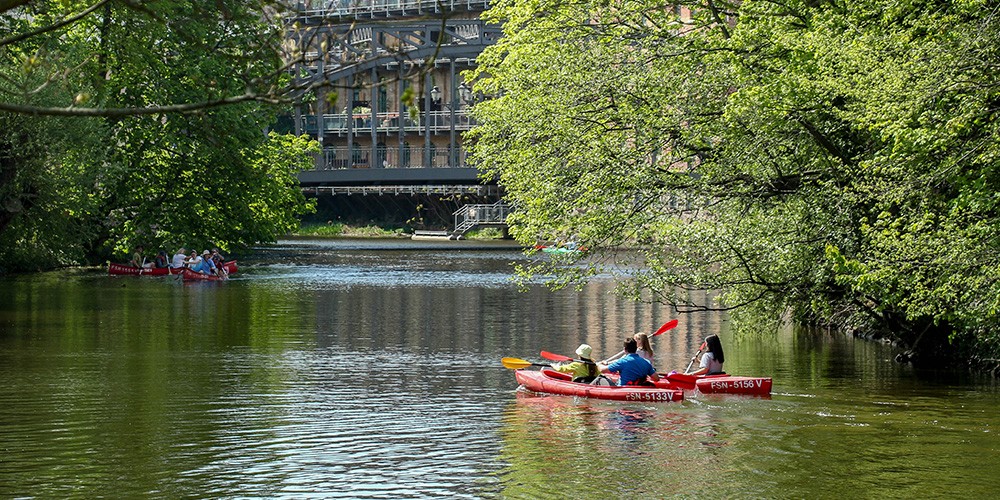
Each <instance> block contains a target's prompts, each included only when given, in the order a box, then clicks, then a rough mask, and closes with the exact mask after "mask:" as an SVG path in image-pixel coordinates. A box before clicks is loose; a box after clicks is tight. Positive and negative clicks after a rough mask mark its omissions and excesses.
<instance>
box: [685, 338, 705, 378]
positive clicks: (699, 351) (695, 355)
mask: <svg viewBox="0 0 1000 500" xmlns="http://www.w3.org/2000/svg"><path fill="white" fill-rule="evenodd" d="M703 350H705V343H704V342H702V343H701V347H699V348H698V352H696V353H694V356H693V357H692V358H691V362H690V363H688V366H687V368H685V369H684V373H687V372H689V371H691V365H693V364H694V360H696V359H698V355H699V354H701V351H703Z"/></svg>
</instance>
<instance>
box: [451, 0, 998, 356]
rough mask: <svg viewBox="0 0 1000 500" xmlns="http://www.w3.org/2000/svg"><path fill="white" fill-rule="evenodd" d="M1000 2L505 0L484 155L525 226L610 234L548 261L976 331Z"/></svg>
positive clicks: (490, 59)
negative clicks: (573, 257)
mask: <svg viewBox="0 0 1000 500" xmlns="http://www.w3.org/2000/svg"><path fill="white" fill-rule="evenodd" d="M994 8H995V5H993V4H990V3H988V2H980V1H971V2H968V1H966V2H945V3H941V2H934V3H927V2H920V1H916V2H904V3H902V4H900V3H898V2H889V1H887V0H868V1H858V2H851V3H848V4H830V3H811V2H795V1H793V2H781V3H775V2H764V1H757V0H749V1H743V2H739V3H727V2H721V3H718V2H713V3H707V4H700V3H696V4H682V5H681V6H680V8H677V9H674V8H670V7H668V6H666V5H664V4H661V3H657V2H646V1H638V2H608V1H603V0H594V1H584V2H573V3H556V2H541V3H539V2H520V1H517V0H511V1H503V2H499V3H497V4H495V5H494V8H493V9H492V10H491V12H489V13H488V14H487V17H488V18H490V19H492V20H494V21H498V22H499V21H502V22H505V28H504V29H505V37H504V38H503V39H502V40H501V41H500V42H499V43H498V44H497V45H495V46H494V47H491V48H490V49H488V50H487V51H486V52H485V53H484V54H483V55H482V56H481V57H480V58H479V59H478V60H479V63H480V66H479V68H478V70H477V71H476V72H475V74H473V75H471V76H473V77H474V78H476V90H479V91H482V92H484V93H485V94H488V95H492V96H496V98H495V99H492V100H489V101H486V102H484V103H481V104H478V105H477V106H476V107H475V109H474V112H475V114H476V117H477V119H478V121H479V122H480V123H481V126H480V127H479V128H478V129H477V130H474V131H473V132H472V133H471V134H470V137H469V138H470V139H471V140H473V141H474V151H473V153H474V157H475V160H476V161H478V163H479V165H481V167H482V169H483V172H484V175H487V176H495V177H496V178H497V179H499V181H500V182H501V184H503V186H504V187H505V188H506V190H507V193H508V195H507V197H508V198H509V199H510V201H513V202H515V203H516V204H517V206H518V212H517V213H516V214H515V215H514V216H512V217H511V223H512V224H513V227H512V228H511V233H512V235H513V236H515V237H516V238H517V239H518V240H520V241H521V242H523V243H525V244H532V243H533V242H534V241H536V240H539V239H542V240H554V239H558V238H560V237H565V236H566V235H576V236H578V237H579V239H580V242H581V244H584V245H586V246H588V247H590V248H591V249H594V250H596V251H594V252H592V253H591V257H590V258H589V259H588V260H587V263H588V264H587V266H588V267H587V268H586V269H581V267H580V266H579V265H577V263H575V262H574V263H573V265H568V266H567V265H565V264H566V263H565V262H560V261H549V262H547V263H546V262H543V263H542V265H541V266H540V267H536V268H533V269H528V270H526V272H527V274H529V275H531V274H550V273H551V274H552V275H554V276H555V277H556V278H555V279H554V282H555V283H558V284H564V285H565V284H571V283H574V282H577V281H578V280H582V279H586V277H587V276H590V275H592V274H593V273H594V272H597V271H598V270H600V271H603V272H612V273H615V274H616V275H618V276H620V277H621V283H622V287H621V290H622V291H623V292H625V293H627V294H629V295H631V296H633V297H636V298H640V297H650V296H652V297H653V298H654V299H655V300H660V301H663V302H666V303H670V304H673V305H675V306H676V307H677V308H678V309H680V310H682V311H683V310H698V309H701V308H723V309H737V310H738V311H739V312H738V313H737V314H736V317H737V319H745V318H757V319H758V320H759V319H761V318H771V319H772V320H776V319H779V318H781V317H782V316H783V315H787V314H789V313H790V314H791V316H792V317H793V318H795V319H797V320H799V321H807V322H815V323H829V324H836V325H841V326H845V327H849V328H865V329H872V328H878V329H881V330H884V333H887V334H889V335H892V336H894V337H895V338H896V339H898V340H901V341H903V342H904V343H907V344H909V345H911V346H912V345H917V344H920V345H919V346H918V347H921V348H923V349H925V350H933V349H936V348H937V347H940V346H942V345H944V344H946V343H947V341H948V338H949V337H950V338H951V339H953V340H954V339H959V338H964V339H966V344H965V345H966V346H969V345H973V344H970V343H968V339H969V338H971V336H970V335H969V333H970V332H973V333H972V336H976V335H977V336H978V338H980V339H985V338H987V337H988V336H989V335H988V334H986V333H984V332H989V331H994V330H996V329H997V328H1000V315H998V307H1000V299H998V297H1000V285H998V283H1000V280H998V279H997V278H998V273H1000V259H998V255H1000V237H998V236H1000V234H997V228H998V224H997V217H998V213H1000V212H998V208H1000V207H998V201H1000V200H998V197H997V195H996V193H997V192H1000V185H998V183H1000V177H998V176H997V174H996V172H997V171H998V169H997V168H996V167H997V158H998V143H997V141H996V137H997V132H998V130H997V126H998V124H1000V120H998V117H997V110H998V109H1000V106H998V105H997V104H998V103H1000V94H998V92H1000V91H998V89H1000V86H998V85H997V78H998V75H1000V73H997V72H996V71H995V66H996V63H997V60H998V55H1000V54H998V51H1000V49H998V47H1000V43H998V42H1000V24H998V20H997V19H996V18H995V16H992V15H989V13H990V12H992V11H993V9H994ZM686 9H691V12H693V14H692V15H691V16H690V17H689V18H688V17H685V18H680V17H679V16H678V15H677V14H676V13H677V12H681V11H683V12H687V10H686ZM622 246H627V247H633V248H637V249H638V250H639V251H640V254H641V256H642V260H641V261H640V262H635V261H632V260H625V258H623V257H622V256H621V255H622V254H620V253H616V252H614V251H612V249H615V248H619V247H622ZM602 249H603V251H602ZM693 290H719V291H721V295H720V296H719V298H720V302H719V303H713V304H702V303H698V302H697V301H694V300H692V299H691V298H690V297H691V296H692V294H691V291H693ZM925 333H927V335H926V336H924V334H925ZM921 339H922V340H921Z"/></svg>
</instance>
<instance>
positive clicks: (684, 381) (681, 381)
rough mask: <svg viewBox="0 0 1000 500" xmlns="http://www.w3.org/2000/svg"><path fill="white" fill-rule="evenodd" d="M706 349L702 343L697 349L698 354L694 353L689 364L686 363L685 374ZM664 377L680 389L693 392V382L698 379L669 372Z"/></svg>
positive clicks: (694, 376)
mask: <svg viewBox="0 0 1000 500" xmlns="http://www.w3.org/2000/svg"><path fill="white" fill-rule="evenodd" d="M706 347H708V346H707V345H706V344H705V342H702V343H701V347H699V348H698V352H696V353H695V354H694V356H692V357H691V362H690V363H688V365H687V368H685V369H684V371H685V372H687V371H688V370H690V369H691V365H693V364H694V361H695V360H696V359H698V355H699V354H701V351H704V350H705V348H706ZM666 377H667V380H669V381H671V382H673V383H674V384H675V385H677V386H679V387H680V388H681V389H686V390H689V391H693V390H694V388H695V387H696V384H695V382H696V381H697V380H698V377H697V376H696V375H688V374H687V373H677V372H670V373H668V374H667V375H666Z"/></svg>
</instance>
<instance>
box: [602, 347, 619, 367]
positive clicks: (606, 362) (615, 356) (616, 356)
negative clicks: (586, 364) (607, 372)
mask: <svg viewBox="0 0 1000 500" xmlns="http://www.w3.org/2000/svg"><path fill="white" fill-rule="evenodd" d="M624 355H625V351H624V350H621V351H618V354H615V355H614V356H611V357H610V358H608V359H605V360H604V361H601V363H604V364H606V365H607V364H610V363H611V362H612V361H615V360H616V359H618V358H620V357H622V356H624Z"/></svg>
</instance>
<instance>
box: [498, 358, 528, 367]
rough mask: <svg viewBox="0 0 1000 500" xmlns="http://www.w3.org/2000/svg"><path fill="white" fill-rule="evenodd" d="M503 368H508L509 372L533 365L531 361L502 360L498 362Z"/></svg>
mask: <svg viewBox="0 0 1000 500" xmlns="http://www.w3.org/2000/svg"><path fill="white" fill-rule="evenodd" d="M500 362H501V363H503V366H504V367H505V368H510V369H511V370H520V369H521V368H527V367H529V366H531V365H532V364H533V363H532V362H531V361H525V360H523V359H518V358H503V359H501V360H500Z"/></svg>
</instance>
